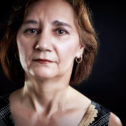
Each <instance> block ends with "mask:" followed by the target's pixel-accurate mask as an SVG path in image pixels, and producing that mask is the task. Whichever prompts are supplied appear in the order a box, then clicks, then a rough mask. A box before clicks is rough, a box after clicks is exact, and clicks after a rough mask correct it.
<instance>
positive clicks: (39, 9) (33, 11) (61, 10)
mask: <svg viewBox="0 0 126 126" xmlns="http://www.w3.org/2000/svg"><path fill="white" fill-rule="evenodd" d="M47 17H48V18H49V20H56V19H57V18H58V19H59V20H62V19H63V20H66V21H70V22H73V20H74V11H73V8H72V6H71V5H70V4H69V3H68V2H66V1H65V0H40V1H37V2H35V3H33V4H31V5H30V6H29V8H28V9H27V11H26V14H25V19H29V18H47Z"/></svg>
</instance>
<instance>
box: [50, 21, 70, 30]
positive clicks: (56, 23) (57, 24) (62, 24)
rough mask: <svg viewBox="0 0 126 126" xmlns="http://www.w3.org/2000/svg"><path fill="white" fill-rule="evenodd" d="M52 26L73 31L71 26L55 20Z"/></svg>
mask: <svg viewBox="0 0 126 126" xmlns="http://www.w3.org/2000/svg"><path fill="white" fill-rule="evenodd" d="M52 24H53V25H55V26H67V27H69V28H71V29H72V26H71V25H69V24H67V23H65V22H62V21H58V20H55V21H53V22H52Z"/></svg>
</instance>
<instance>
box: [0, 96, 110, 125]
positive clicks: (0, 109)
mask: <svg viewBox="0 0 126 126" xmlns="http://www.w3.org/2000/svg"><path fill="white" fill-rule="evenodd" d="M91 104H93V105H95V107H96V109H97V110H98V115H97V117H96V118H95V120H94V121H93V122H92V124H90V125H89V126H108V122H109V117H110V111H109V110H108V109H106V108H104V107H103V106H102V105H100V104H98V103H96V102H94V101H92V103H91ZM0 126H15V125H14V122H13V119H12V115H11V112H10V107H9V95H6V96H0Z"/></svg>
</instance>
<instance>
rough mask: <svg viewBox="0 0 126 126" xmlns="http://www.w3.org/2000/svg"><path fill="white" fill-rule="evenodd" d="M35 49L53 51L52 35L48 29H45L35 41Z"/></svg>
mask: <svg viewBox="0 0 126 126" xmlns="http://www.w3.org/2000/svg"><path fill="white" fill-rule="evenodd" d="M35 49H36V50H39V51H49V52H51V51H52V43H51V36H50V35H49V33H48V32H47V31H43V32H41V33H40V34H39V36H38V38H37V41H36V43H35Z"/></svg>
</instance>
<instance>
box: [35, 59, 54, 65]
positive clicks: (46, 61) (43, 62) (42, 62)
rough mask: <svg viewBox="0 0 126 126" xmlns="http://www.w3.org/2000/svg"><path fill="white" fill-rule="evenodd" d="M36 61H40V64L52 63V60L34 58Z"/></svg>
mask: <svg viewBox="0 0 126 126" xmlns="http://www.w3.org/2000/svg"><path fill="white" fill-rule="evenodd" d="M34 61H36V62H38V63H40V64H48V63H52V61H50V60H34Z"/></svg>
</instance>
